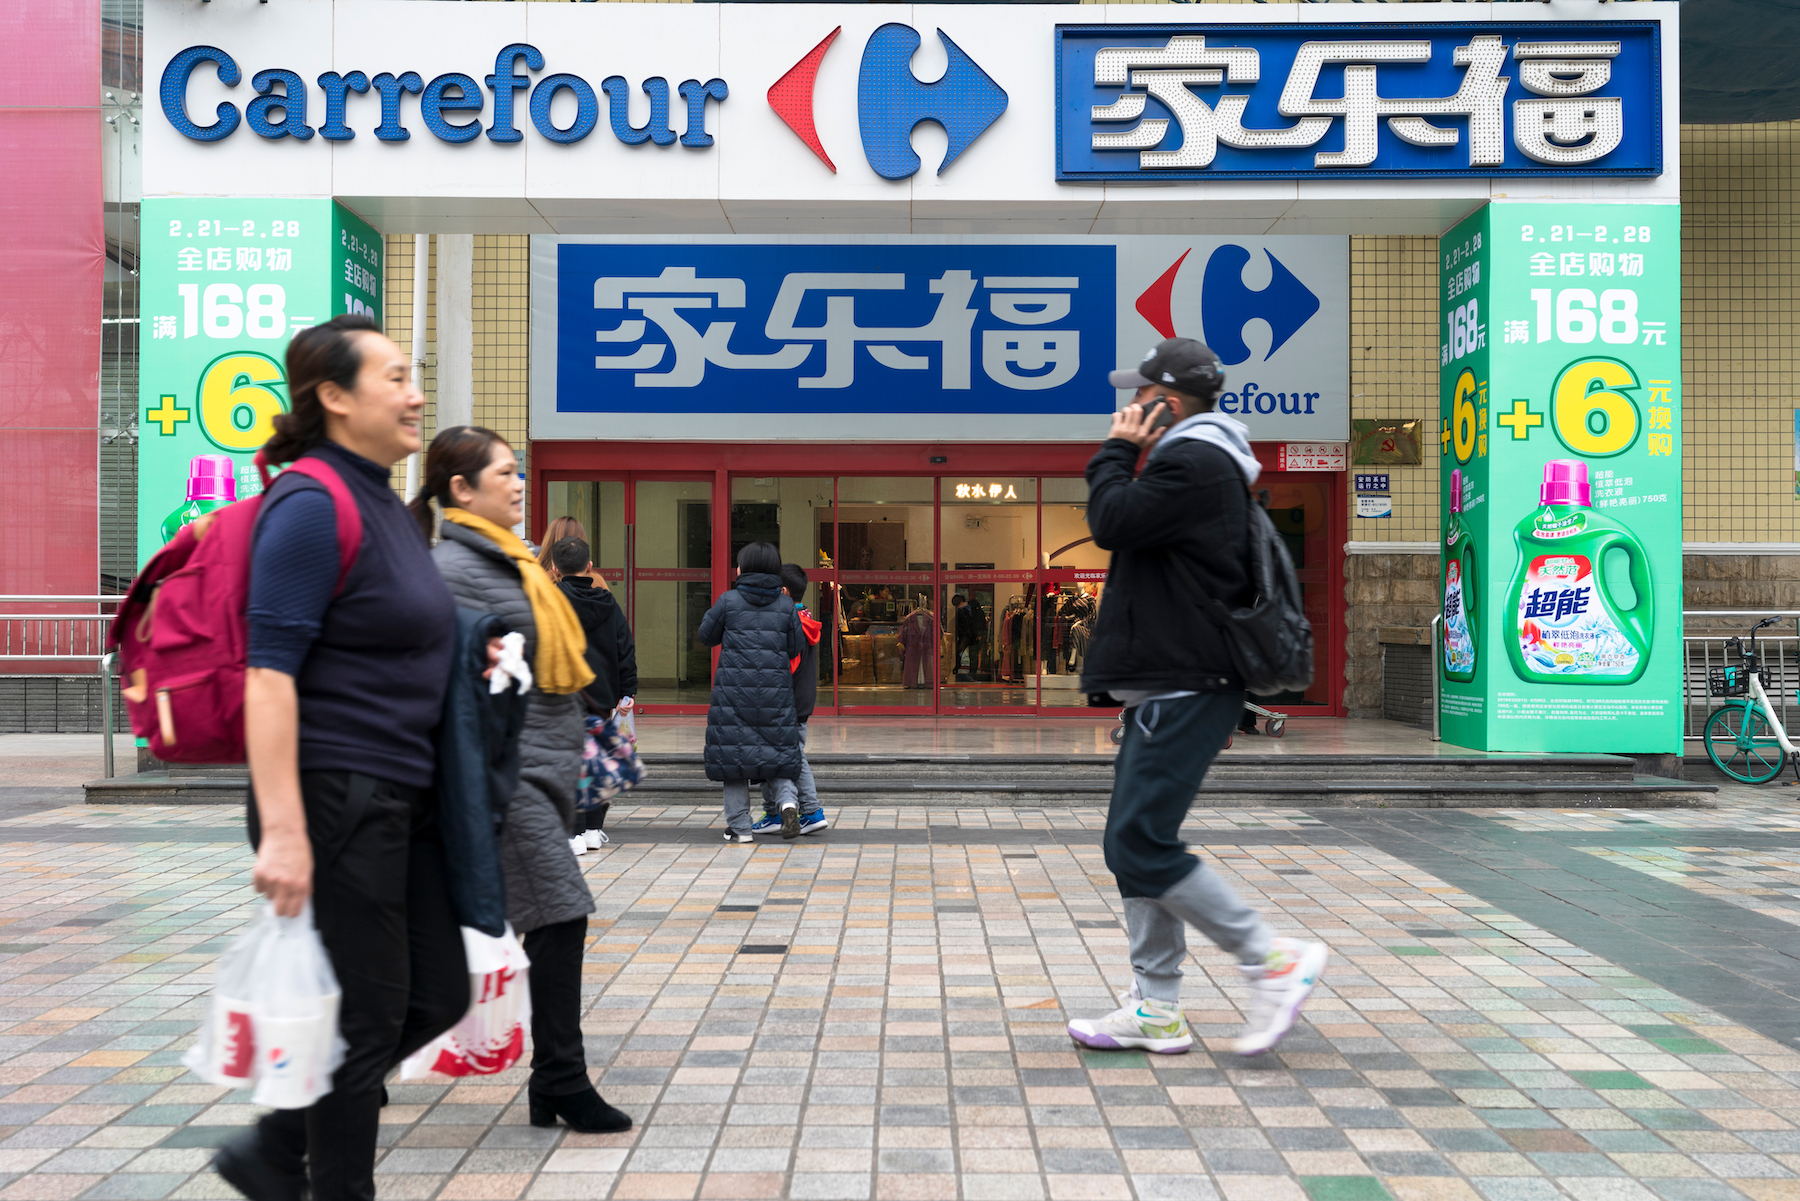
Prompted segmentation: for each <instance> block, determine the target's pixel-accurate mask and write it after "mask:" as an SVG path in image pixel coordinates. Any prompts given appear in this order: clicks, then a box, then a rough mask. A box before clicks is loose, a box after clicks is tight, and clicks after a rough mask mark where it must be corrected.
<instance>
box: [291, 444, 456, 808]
mask: <svg viewBox="0 0 1800 1201" xmlns="http://www.w3.org/2000/svg"><path fill="white" fill-rule="evenodd" d="M307 453H308V454H309V455H312V456H315V457H317V458H320V459H323V460H324V461H325V462H327V463H329V464H330V465H331V466H332V467H334V468H336V469H337V473H338V475H339V476H341V477H342V478H343V481H344V484H345V486H346V487H348V488H349V489H350V493H351V495H352V496H354V497H356V504H357V508H358V509H359V510H360V511H361V513H362V522H363V541H362V549H361V550H360V551H359V552H358V554H357V558H356V565H355V566H354V567H352V568H351V569H350V576H349V578H348V579H347V580H345V581H344V590H343V591H342V592H341V593H339V594H338V595H337V597H336V598H335V599H334V600H333V601H332V602H331V605H330V607H329V608H327V609H326V610H325V617H324V621H323V623H322V624H321V626H320V629H319V637H318V640H317V641H316V642H314V643H313V645H312V649H311V650H310V651H308V652H307V655H306V661H305V663H303V664H302V665H301V668H300V674H299V676H298V677H297V678H296V680H295V687H296V689H297V691H298V693H299V698H300V770H301V771H355V772H363V773H365V774H367V775H371V776H377V777H379V778H381V779H384V780H392V781H393V782H395V783H396V784H404V785H408V786H411V787H417V788H424V787H428V786H429V785H430V784H431V782H432V778H433V775H434V771H433V767H434V764H435V761H436V752H435V750H434V748H433V736H434V733H435V731H436V730H437V726H438V719H439V717H440V715H441V714H442V712H443V708H444V690H445V689H446V688H447V687H448V685H449V680H450V655H451V651H452V647H453V644H454V642H455V635H456V602H455V600H454V599H452V597H451V596H450V589H449V588H447V587H445V586H444V581H443V579H442V578H441V577H440V576H439V575H438V573H437V569H436V567H434V566H433V565H432V562H431V548H430V546H429V545H428V544H427V543H426V541H425V535H424V534H422V533H420V532H419V525H418V522H416V521H415V520H413V516H412V514H411V513H408V512H407V510H406V506H405V505H404V504H402V503H401V501H400V498H399V497H398V496H396V495H395V494H394V490H393V487H392V486H391V485H390V484H389V483H388V472H387V471H386V470H385V469H383V468H381V467H378V466H377V465H376V464H374V463H371V462H370V461H369V460H367V459H365V458H363V457H361V456H360V455H356V454H352V453H351V452H349V451H347V450H345V449H344V448H342V447H340V446H338V445H337V444H335V443H331V442H327V443H325V444H324V445H322V446H320V447H318V448H317V449H315V450H312V451H309V452H307ZM276 488H282V489H286V488H316V489H318V490H319V491H321V492H323V491H324V487H323V485H321V484H318V483H317V482H315V481H313V480H309V479H307V478H306V477H304V476H300V475H294V476H289V475H287V474H283V475H281V476H279V477H277V479H276V481H275V483H274V484H273V485H271V488H270V490H271V491H274V489H276Z"/></svg>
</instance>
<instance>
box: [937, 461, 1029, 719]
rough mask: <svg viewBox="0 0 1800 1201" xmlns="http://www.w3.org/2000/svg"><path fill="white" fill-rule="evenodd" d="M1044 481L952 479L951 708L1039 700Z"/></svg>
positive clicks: (945, 540)
mask: <svg viewBox="0 0 1800 1201" xmlns="http://www.w3.org/2000/svg"><path fill="white" fill-rule="evenodd" d="M1037 491H1038V490H1037V480H1036V479H1034V478H1032V477H1029V476H1025V477H1018V476H1013V477H994V476H983V477H981V478H980V479H978V480H977V479H957V480H948V479H946V480H945V481H944V482H943V484H942V504H941V506H940V509H939V522H938V531H939V532H938V546H939V555H938V560H939V561H938V567H939V571H940V576H941V579H942V582H943V587H942V595H943V607H942V608H941V609H940V612H941V613H943V614H944V625H945V628H946V630H947V631H948V632H949V634H950V638H949V643H950V651H951V656H950V661H949V662H948V663H946V664H945V665H944V668H943V676H942V680H941V683H940V685H939V692H938V705H939V707H940V708H943V709H962V710H967V709H980V710H985V711H989V712H993V711H1018V712H1029V711H1030V709H1031V708H1032V707H1033V706H1035V705H1036V704H1037V688H1036V679H1035V677H1036V675H1037V666H1036V663H1037V656H1038V649H1039V638H1038V631H1037V626H1036V623H1035V622H1034V621H1031V620H1028V619H1027V616H1026V615H1027V613H1028V611H1029V610H1030V608H1031V602H1030V600H1029V596H1030V593H1031V584H1032V580H1033V577H1034V569H1035V567H1036V559H1037V546H1038V513H1037V507H1038V506H1037Z"/></svg>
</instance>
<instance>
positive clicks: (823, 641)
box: [731, 475, 837, 709]
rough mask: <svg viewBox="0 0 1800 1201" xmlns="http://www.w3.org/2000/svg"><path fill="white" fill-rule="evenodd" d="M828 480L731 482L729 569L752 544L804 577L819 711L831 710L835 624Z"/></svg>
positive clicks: (737, 479)
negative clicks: (815, 647) (813, 621)
mask: <svg viewBox="0 0 1800 1201" xmlns="http://www.w3.org/2000/svg"><path fill="white" fill-rule="evenodd" d="M836 483H837V481H836V480H834V479H832V477H830V476H828V475H827V476H761V477H749V476H738V477H734V478H733V479H732V481H731V563H732V566H733V567H735V566H736V565H737V553H738V551H740V550H742V549H743V548H744V547H745V546H748V545H749V544H750V543H752V542H770V543H773V544H774V545H775V547H776V548H777V549H778V550H780V551H781V560H782V562H783V563H795V564H798V565H799V566H800V567H802V568H804V569H805V571H806V575H807V587H806V593H805V604H806V607H807V610H808V611H809V612H811V613H812V615H813V616H814V617H815V618H817V619H818V620H819V622H820V623H821V625H822V626H823V627H824V629H823V631H822V632H821V634H820V639H819V701H818V704H819V707H820V708H827V709H828V708H830V707H831V706H832V705H833V704H835V703H836V702H835V701H834V700H833V699H832V684H833V678H832V664H833V661H834V660H835V659H836V657H837V656H836V655H835V654H834V653H833V650H832V648H833V646H834V644H835V639H834V637H833V627H834V625H835V623H836V621H837V572H836V570H835V567H834V565H835V563H836V558H837V542H836V539H835V530H836V527H835V526H834V524H833V523H832V519H831V509H832V496H833V492H834V489H835V486H836Z"/></svg>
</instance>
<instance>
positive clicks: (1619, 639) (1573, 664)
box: [1506, 459, 1656, 684]
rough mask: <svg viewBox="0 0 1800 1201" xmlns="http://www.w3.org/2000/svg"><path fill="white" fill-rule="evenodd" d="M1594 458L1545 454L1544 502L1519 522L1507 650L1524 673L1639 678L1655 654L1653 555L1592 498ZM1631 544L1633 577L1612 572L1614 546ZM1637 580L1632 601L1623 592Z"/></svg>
mask: <svg viewBox="0 0 1800 1201" xmlns="http://www.w3.org/2000/svg"><path fill="white" fill-rule="evenodd" d="M1589 498H1590V493H1589V491H1588V471H1587V464H1586V463H1583V462H1581V461H1580V460H1578V459H1552V460H1550V461H1549V462H1548V463H1546V464H1544V483H1543V487H1542V488H1541V489H1540V490H1539V492H1538V501H1539V505H1540V507H1539V508H1537V509H1536V510H1534V511H1533V512H1532V513H1531V514H1530V516H1528V517H1526V518H1525V520H1523V521H1521V522H1520V523H1519V524H1518V525H1517V526H1515V527H1514V529H1513V540H1514V541H1515V542H1517V543H1518V547H1519V569H1518V575H1517V576H1516V577H1515V578H1514V579H1513V585H1512V593H1511V599H1510V601H1509V608H1508V613H1509V614H1510V615H1511V617H1512V626H1513V628H1512V636H1511V637H1509V638H1508V639H1507V643H1506V651H1507V655H1508V656H1509V657H1510V658H1511V659H1512V665H1513V671H1514V672H1516V673H1517V674H1518V677H1519V678H1520V679H1521V680H1535V681H1539V682H1542V683H1547V684H1629V683H1631V682H1632V681H1633V680H1635V679H1637V678H1638V677H1639V676H1641V675H1643V674H1644V668H1645V667H1646V666H1647V665H1648V664H1649V662H1650V643H1651V632H1652V631H1653V630H1654V629H1655V615H1656V608H1655V606H1656V594H1655V590H1654V589H1653V587H1652V586H1651V581H1650V560H1649V558H1648V556H1646V555H1645V553H1644V546H1643V544H1642V543H1641V542H1639V541H1638V540H1637V537H1636V536H1635V535H1634V534H1632V532H1631V531H1630V530H1628V529H1626V528H1625V527H1624V526H1622V525H1620V524H1619V523H1618V522H1616V521H1614V520H1613V519H1612V518H1610V517H1607V516H1604V515H1602V514H1600V513H1596V512H1595V511H1594V510H1593V509H1592V508H1590V507H1589V506H1590V503H1591V501H1590V499H1589ZM1614 549H1617V550H1621V551H1623V552H1624V553H1625V556H1626V558H1627V566H1626V581H1620V580H1618V579H1617V577H1616V574H1615V575H1614V579H1613V580H1612V581H1610V582H1609V580H1608V575H1609V574H1613V573H1609V572H1608V571H1607V567H1606V556H1607V553H1608V552H1609V551H1612V550H1614ZM1621 582H1628V583H1629V587H1630V590H1631V592H1633V593H1634V594H1635V595H1634V596H1633V597H1632V605H1631V607H1630V608H1627V607H1625V606H1624V605H1623V604H1622V603H1621V598H1620V597H1618V596H1615V595H1614V590H1615V589H1618V588H1619V585H1620V583H1621Z"/></svg>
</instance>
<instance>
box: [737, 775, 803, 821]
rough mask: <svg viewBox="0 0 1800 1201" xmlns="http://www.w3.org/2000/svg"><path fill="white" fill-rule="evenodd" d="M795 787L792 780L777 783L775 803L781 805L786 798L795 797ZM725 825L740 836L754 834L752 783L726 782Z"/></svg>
mask: <svg viewBox="0 0 1800 1201" xmlns="http://www.w3.org/2000/svg"><path fill="white" fill-rule="evenodd" d="M794 792H795V786H794V782H793V781H792V780H777V781H775V803H776V804H778V805H779V804H780V803H781V798H782V797H784V796H787V797H791V796H793V795H794ZM725 824H726V825H727V826H729V827H731V828H732V829H733V830H736V831H737V832H738V833H740V834H753V833H755V831H753V830H752V829H751V828H750V781H748V780H727V781H725Z"/></svg>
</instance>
